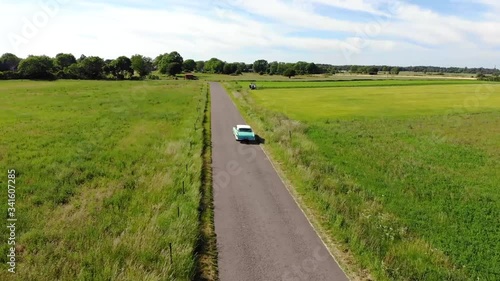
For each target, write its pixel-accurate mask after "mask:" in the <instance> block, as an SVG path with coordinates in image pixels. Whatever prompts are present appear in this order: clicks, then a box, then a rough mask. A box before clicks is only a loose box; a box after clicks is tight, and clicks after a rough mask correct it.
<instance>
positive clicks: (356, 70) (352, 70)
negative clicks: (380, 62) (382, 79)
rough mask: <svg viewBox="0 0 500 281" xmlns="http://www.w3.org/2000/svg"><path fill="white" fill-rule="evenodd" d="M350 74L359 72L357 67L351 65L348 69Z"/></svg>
mask: <svg viewBox="0 0 500 281" xmlns="http://www.w3.org/2000/svg"><path fill="white" fill-rule="evenodd" d="M349 72H350V73H358V72H359V66H357V65H351V68H350V69H349Z"/></svg>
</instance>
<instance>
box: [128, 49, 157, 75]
mask: <svg viewBox="0 0 500 281" xmlns="http://www.w3.org/2000/svg"><path fill="white" fill-rule="evenodd" d="M130 61H131V63H132V65H131V67H132V69H133V70H134V71H135V72H137V74H138V75H139V77H144V76H146V75H148V74H150V73H151V71H152V70H153V60H152V59H151V58H148V57H145V56H142V55H139V54H137V55H133V56H132V57H131V58H130Z"/></svg>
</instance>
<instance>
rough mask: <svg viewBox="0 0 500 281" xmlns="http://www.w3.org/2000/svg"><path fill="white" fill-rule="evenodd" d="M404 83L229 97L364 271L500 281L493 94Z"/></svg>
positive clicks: (499, 122)
mask: <svg viewBox="0 0 500 281" xmlns="http://www.w3.org/2000/svg"><path fill="white" fill-rule="evenodd" d="M401 82H402V83H403V84H401V85H390V86H387V85H386V86H383V85H374V84H372V83H371V82H366V81H359V82H349V85H348V86H347V87H338V86H336V87H330V88H325V87H323V85H321V86H320V87H319V88H312V86H313V85H314V84H312V83H309V82H308V83H302V82H298V84H297V87H293V83H287V87H283V88H284V89H282V88H280V87H278V89H266V88H264V89H261V90H255V91H249V90H246V88H244V87H242V85H244V83H241V82H240V83H235V82H233V83H227V84H226V87H227V88H228V89H230V90H231V91H232V92H233V97H234V99H235V101H236V103H237V104H238V106H239V107H240V109H241V110H242V111H243V112H244V113H245V118H246V119H247V120H248V122H249V123H250V124H251V125H253V126H254V127H255V129H256V131H257V132H258V133H259V134H262V136H263V137H264V138H265V139H266V144H265V147H266V148H267V149H268V150H269V151H270V152H271V154H272V157H273V158H274V159H275V161H276V162H278V163H280V166H281V168H282V170H283V171H284V173H285V175H286V177H287V179H288V180H289V181H290V182H291V183H293V186H294V191H295V192H296V194H297V195H298V197H299V198H300V199H301V200H302V202H303V204H304V205H305V206H306V207H307V209H309V210H310V213H311V214H313V221H314V222H315V223H317V225H319V226H320V229H322V230H323V232H324V233H325V235H327V236H329V237H331V238H334V240H335V241H338V242H339V243H340V244H341V245H342V246H341V247H342V248H343V250H345V251H348V252H349V253H351V254H352V256H354V257H355V259H356V261H357V262H358V263H359V264H358V267H359V269H360V271H363V269H366V268H368V269H369V271H370V272H371V273H372V275H373V277H374V278H375V279H377V280H499V279H500V271H499V268H500V243H498V241H500V220H499V219H498V218H499V217H500V195H499V194H500V193H499V192H498V183H499V182H500V173H498V171H499V170H500V150H499V149H498V148H499V147H500V84H476V83H470V82H469V83H465V84H462V83H463V82H462V81H460V82H459V83H460V84H459V85H455V84H454V83H452V84H446V83H442V81H439V83H437V84H428V82H424V81H422V85H415V84H413V82H411V83H410V82H408V84H405V83H406V82H403V81H401ZM279 83H280V82H276V84H279ZM318 83H323V82H318ZM328 83H330V82H328ZM335 83H338V82H335ZM367 83H368V84H367ZM383 83H388V84H392V83H393V82H383ZM426 83H427V84H426ZM304 84H306V85H307V87H303V86H304ZM356 84H357V85H356ZM270 85H275V84H273V83H271V82H270ZM357 86H359V87H357ZM269 88H271V87H269Z"/></svg>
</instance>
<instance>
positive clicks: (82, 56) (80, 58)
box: [76, 54, 87, 62]
mask: <svg viewBox="0 0 500 281" xmlns="http://www.w3.org/2000/svg"><path fill="white" fill-rule="evenodd" d="M86 58H87V56H86V55H84V54H82V55H81V56H80V57H79V58H78V59H77V60H76V62H82V61H83V60H84V59H86Z"/></svg>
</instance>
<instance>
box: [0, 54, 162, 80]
mask: <svg viewBox="0 0 500 281" xmlns="http://www.w3.org/2000/svg"><path fill="white" fill-rule="evenodd" d="M152 70H153V61H152V60H151V59H150V58H148V57H144V56H141V55H134V56H132V57H131V58H128V57H126V56H121V57H118V58H116V59H114V60H104V59H102V58H100V57H96V56H89V57H87V56H85V55H82V56H80V58H78V59H76V58H75V56H73V55H72V54H64V53H60V54H57V55H56V56H55V57H54V58H51V57H48V56H28V57H27V58H25V59H20V58H18V57H17V56H15V55H14V54H10V53H6V54H3V55H2V56H1V57H0V79H38V80H55V79H89V80H99V79H117V80H123V79H134V78H143V77H145V76H147V75H148V74H150V73H151V71H152Z"/></svg>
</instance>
